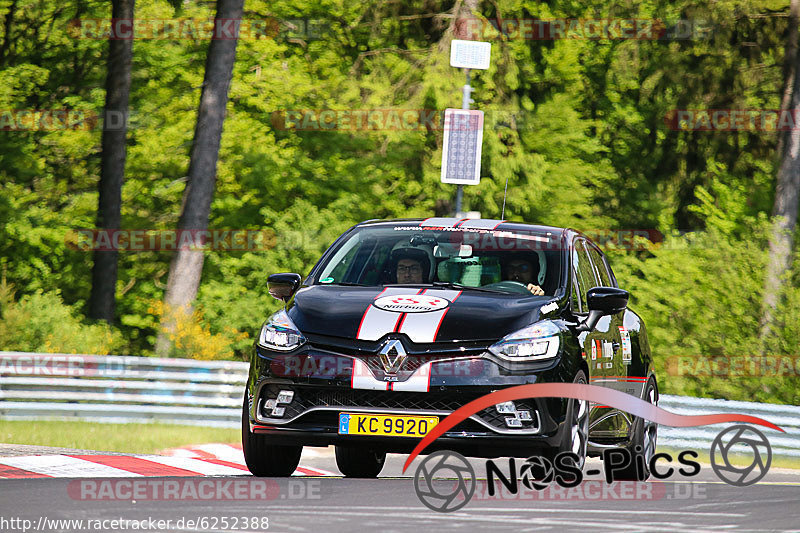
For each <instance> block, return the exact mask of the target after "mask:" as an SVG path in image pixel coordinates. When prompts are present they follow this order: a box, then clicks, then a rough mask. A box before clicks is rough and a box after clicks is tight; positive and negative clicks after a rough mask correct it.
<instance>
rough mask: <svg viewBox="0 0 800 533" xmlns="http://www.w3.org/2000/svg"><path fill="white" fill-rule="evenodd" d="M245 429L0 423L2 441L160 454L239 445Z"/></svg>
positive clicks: (30, 421)
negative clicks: (220, 444)
mask: <svg viewBox="0 0 800 533" xmlns="http://www.w3.org/2000/svg"><path fill="white" fill-rule="evenodd" d="M240 441H241V430H239V429H225V428H209V427H203V426H179V425H171V424H158V423H154V424H101V423H96V422H80V421H75V422H72V421H62V420H54V421H40V420H0V442H2V443H6V444H32V445H36V446H53V447H58V448H79V449H82V450H99V451H106V452H128V453H157V452H159V451H161V450H164V449H166V448H177V447H179V446H186V445H189V444H206V443H209V442H223V443H236V442H240Z"/></svg>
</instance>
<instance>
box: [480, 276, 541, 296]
mask: <svg viewBox="0 0 800 533" xmlns="http://www.w3.org/2000/svg"><path fill="white" fill-rule="evenodd" d="M482 288H484V289H498V290H501V291H504V292H512V293H519V294H527V295H528V296H531V291H529V290H528V287H527V285H525V284H524V283H520V282H519V281H511V280H506V281H498V282H497V283H490V284H489V285H482Z"/></svg>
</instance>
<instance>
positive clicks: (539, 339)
mask: <svg viewBox="0 0 800 533" xmlns="http://www.w3.org/2000/svg"><path fill="white" fill-rule="evenodd" d="M560 343H561V333H560V330H559V329H558V326H556V325H555V324H554V323H553V322H552V321H550V320H542V321H541V322H537V323H536V324H532V325H530V326H527V327H525V328H522V329H521V330H519V331H515V332H514V333H511V334H510V335H506V336H505V337H503V338H502V339H500V341H499V342H497V343H495V344H493V345H492V346H490V347H489V351H490V352H492V353H493V354H495V355H497V356H499V357H502V358H503V359H509V360H514V361H518V360H542V359H552V358H553V357H555V356H556V355H557V354H558V347H559V345H560Z"/></svg>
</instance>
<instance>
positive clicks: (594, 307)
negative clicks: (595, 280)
mask: <svg viewBox="0 0 800 533" xmlns="http://www.w3.org/2000/svg"><path fill="white" fill-rule="evenodd" d="M629 296H630V294H628V291H624V290H622V289H617V288H616V287H594V288H593V289H589V290H588V291H587V292H586V302H587V304H588V305H589V316H588V317H586V320H584V321H583V322H582V323H581V324H580V325H579V326H578V331H592V330H593V329H594V328H595V326H597V322H598V321H599V320H600V318H601V317H603V316H605V315H616V314H617V313H621V312H622V311H624V310H625V308H626V307H628V297H629Z"/></svg>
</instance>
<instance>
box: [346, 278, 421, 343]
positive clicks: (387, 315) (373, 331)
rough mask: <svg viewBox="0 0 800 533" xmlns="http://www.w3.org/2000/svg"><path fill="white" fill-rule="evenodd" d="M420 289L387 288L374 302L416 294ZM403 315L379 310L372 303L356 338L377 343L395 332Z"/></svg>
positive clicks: (365, 313) (362, 319)
mask: <svg viewBox="0 0 800 533" xmlns="http://www.w3.org/2000/svg"><path fill="white" fill-rule="evenodd" d="M417 291H418V289H414V288H408V287H387V288H385V289H384V290H383V291H381V292H380V293H379V294H378V295H376V296H375V298H374V300H377V299H378V298H380V297H382V296H399V295H401V294H415V293H416V292H417ZM401 316H402V313H395V312H392V311H385V310H383V309H378V308H377V307H375V306H374V305H372V303H370V304H369V305H368V306H367V310H366V311H364V315H363V316H362V317H361V324H360V325H359V327H358V332H357V333H356V338H357V339H358V340H361V341H376V340H378V339H380V338H381V337H383V336H384V335H386V334H387V333H391V332H392V331H394V328H395V327H397V323H398V321H399V320H400V318H401Z"/></svg>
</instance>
